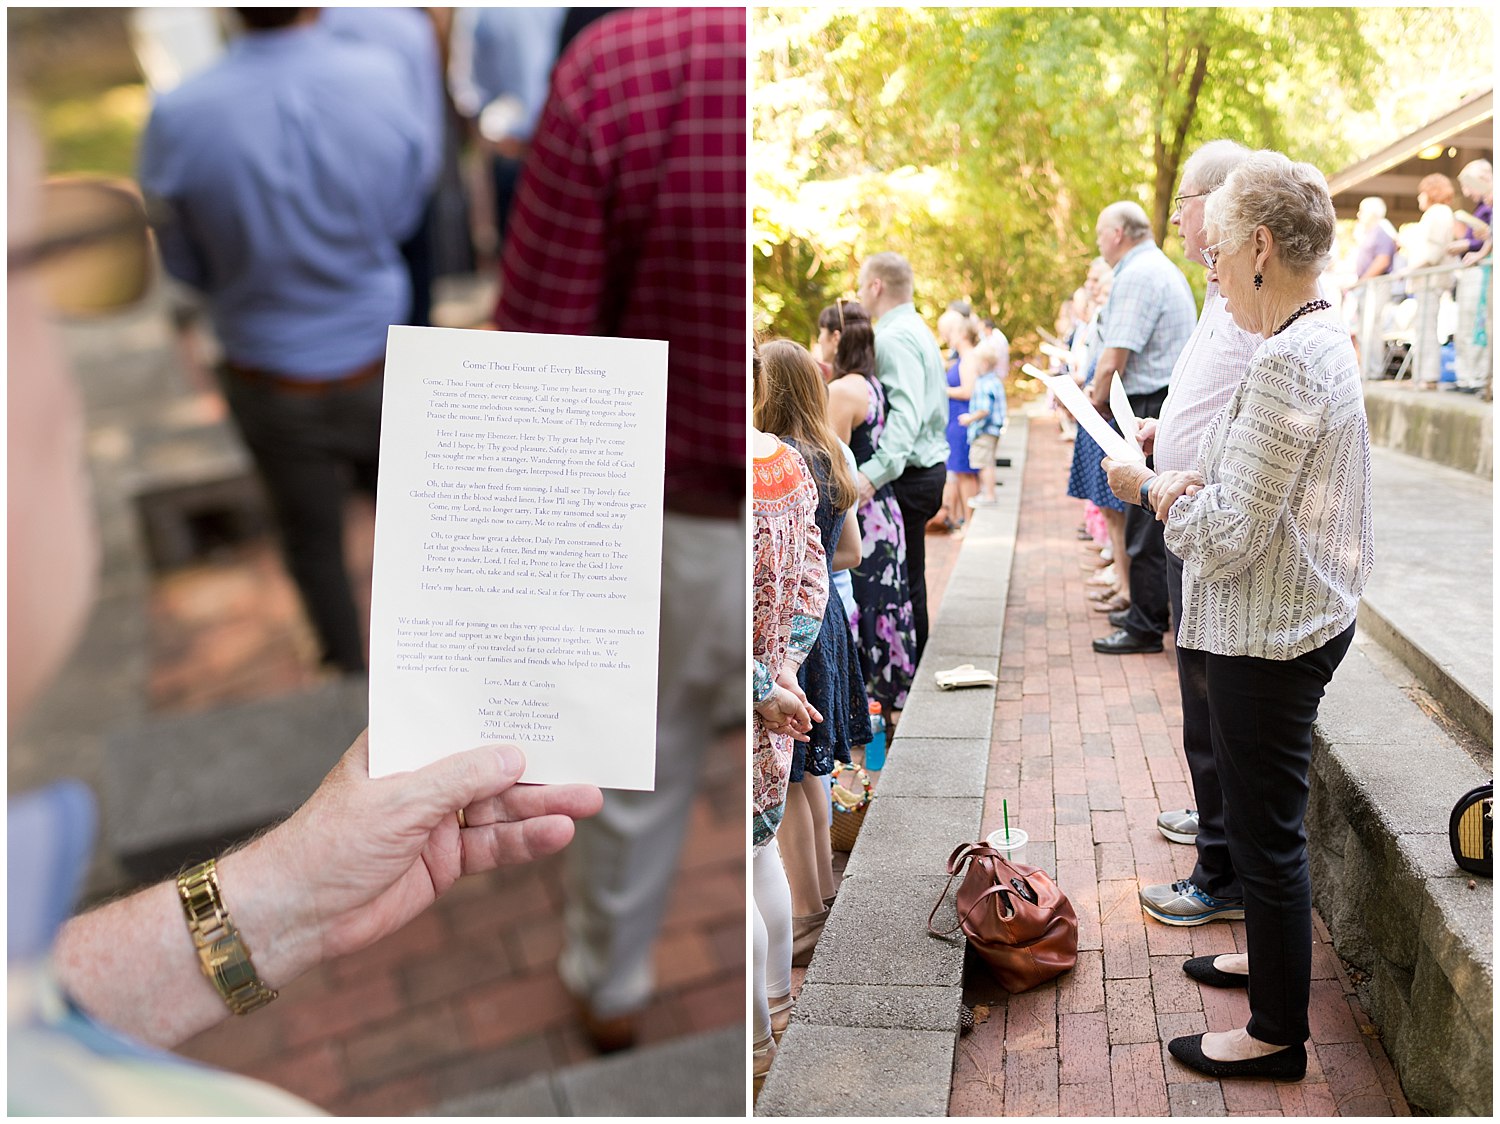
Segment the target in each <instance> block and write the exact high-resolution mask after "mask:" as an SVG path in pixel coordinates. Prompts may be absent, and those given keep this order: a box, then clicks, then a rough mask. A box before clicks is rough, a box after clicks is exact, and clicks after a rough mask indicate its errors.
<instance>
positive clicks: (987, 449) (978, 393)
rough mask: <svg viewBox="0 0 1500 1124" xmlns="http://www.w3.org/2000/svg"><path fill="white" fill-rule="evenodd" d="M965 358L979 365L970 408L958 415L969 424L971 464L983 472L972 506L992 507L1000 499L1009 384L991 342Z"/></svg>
mask: <svg viewBox="0 0 1500 1124" xmlns="http://www.w3.org/2000/svg"><path fill="white" fill-rule="evenodd" d="M965 360H966V361H968V362H972V363H974V364H975V366H977V367H978V368H979V378H978V379H977V380H976V381H975V383H974V393H973V394H972V395H970V396H969V409H968V412H967V413H963V414H960V415H959V416H958V423H959V425H966V426H968V427H969V434H968V436H969V467H970V468H972V469H974V470H975V471H976V472H978V473H979V494H978V495H977V496H974V497H973V498H972V499H970V500H969V506H970V507H992V506H993V505H994V504H995V503H996V502H997V500H996V496H995V449H996V447H997V446H998V445H999V443H1000V434H1001V432H1002V431H1003V430H1004V429H1005V385H1004V384H1003V383H1002V382H1001V381H1000V369H999V368H1000V360H999V356H997V355H996V354H995V349H994V348H993V347H992V346H990V344H988V343H982V344H980V345H979V346H978V347H976V348H975V349H974V350H973V351H971V352H969V354H968V355H967V356H966V357H965Z"/></svg>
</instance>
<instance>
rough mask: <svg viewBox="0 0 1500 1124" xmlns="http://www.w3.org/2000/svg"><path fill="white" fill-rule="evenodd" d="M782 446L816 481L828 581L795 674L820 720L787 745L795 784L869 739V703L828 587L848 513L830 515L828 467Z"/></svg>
mask: <svg viewBox="0 0 1500 1124" xmlns="http://www.w3.org/2000/svg"><path fill="white" fill-rule="evenodd" d="M787 444H788V445H791V446H792V448H794V449H796V450H797V451H798V452H799V453H801V454H802V457H803V459H804V460H805V461H807V463H808V466H809V467H810V468H811V469H812V473H813V478H814V479H815V480H816V481H817V485H818V514H817V519H818V531H819V533H820V534H821V535H822V538H823V550H824V553H826V554H827V556H828V577H829V594H828V607H827V608H826V609H825V610H824V611H823V627H822V628H820V629H819V630H818V640H817V643H816V644H814V645H813V650H812V652H811V653H810V654H809V655H808V657H807V659H806V661H805V662H804V663H803V664H802V668H801V670H800V671H798V672H797V682H798V683H799V684H800V685H801V687H802V690H803V691H804V692H805V693H806V694H807V701H808V702H810V703H812V704H813V706H815V707H817V708H818V710H819V711H820V712H821V713H822V715H823V721H822V722H815V723H813V728H812V732H811V735H810V736H811V738H812V740H811V741H810V742H793V743H792V774H791V780H792V783H794V784H795V783H796V782H797V781H800V780H801V779H802V775H803V773H804V772H807V773H811V774H812V775H813V776H815V777H824V776H827V775H828V774H829V773H831V772H833V763H834V760H835V759H837V760H839V761H848V760H849V756H850V755H849V748H850V746H856V745H864V744H866V743H867V742H868V741H869V740H870V738H871V737H873V736H874V735H873V733H872V731H871V730H870V703H869V699H868V698H867V697H866V695H865V680H864V671H863V669H862V668H861V666H860V662H859V649H858V648H857V647H856V646H855V644H854V633H853V631H852V630H851V629H850V627H849V618H848V616H847V615H846V614H845V613H844V602H843V600H842V599H841V598H840V597H839V595H838V594H837V593H836V592H834V591H833V588H832V584H833V551H834V548H835V547H837V546H838V542H839V535H841V534H842V533H843V530H844V519H845V518H846V517H847V515H848V512H846V511H836V510H834V506H833V501H832V500H831V499H829V496H828V466H827V465H826V464H824V463H823V459H822V458H821V457H820V456H818V455H817V454H816V453H815V452H812V451H810V450H808V449H805V448H803V447H802V446H801V445H799V444H797V443H796V442H795V441H788V442H787Z"/></svg>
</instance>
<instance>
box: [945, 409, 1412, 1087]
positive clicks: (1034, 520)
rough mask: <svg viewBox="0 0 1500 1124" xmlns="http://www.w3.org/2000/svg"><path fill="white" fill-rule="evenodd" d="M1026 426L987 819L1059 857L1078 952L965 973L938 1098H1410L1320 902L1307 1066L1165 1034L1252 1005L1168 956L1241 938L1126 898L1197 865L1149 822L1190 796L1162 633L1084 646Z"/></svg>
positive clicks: (1051, 496)
mask: <svg viewBox="0 0 1500 1124" xmlns="http://www.w3.org/2000/svg"><path fill="white" fill-rule="evenodd" d="M1013 424H1025V421H1024V419H1023V418H1017V419H1016V422H1014V423H1013ZM1030 424H1031V426H1032V428H1031V433H1030V442H1029V457H1028V462H1027V467H1026V476H1025V482H1024V491H1023V495H1022V504H1021V521H1020V526H1019V529H1018V531H1017V544H1016V555H1015V570H1014V572H1013V575H1012V581H1011V586H1010V589H1011V593H1010V600H1009V604H1008V605H1007V607H1006V617H1005V640H1004V649H1003V651H1002V654H1001V657H1000V688H999V694H998V696H997V701H996V707H995V727H994V730H995V732H994V740H993V745H992V748H991V751H990V771H989V788H988V791H987V792H986V800H985V817H984V820H985V822H984V828H983V831H984V832H985V833H988V832H989V831H992V830H994V829H995V828H997V827H999V826H1000V818H1001V803H1000V802H1001V800H1002V798H1003V799H1005V800H1007V801H1009V805H1010V817H1011V822H1012V823H1014V824H1017V825H1018V826H1020V827H1022V828H1023V829H1025V830H1026V831H1027V832H1028V833H1029V834H1030V843H1029V845H1028V855H1027V859H1028V861H1029V862H1030V863H1032V864H1033V865H1036V866H1042V867H1045V868H1046V869H1048V870H1049V871H1052V872H1053V873H1055V874H1056V876H1057V880H1058V882H1059V884H1060V885H1061V886H1062V888H1063V889H1064V890H1065V891H1066V892H1067V894H1068V895H1069V897H1070V898H1071V899H1072V901H1073V905H1074V907H1075V909H1076V910H1077V912H1078V919H1079V955H1078V966H1077V967H1076V968H1075V969H1074V970H1073V971H1072V972H1071V973H1068V974H1067V975H1065V976H1063V977H1061V979H1060V980H1059V981H1058V982H1056V983H1051V984H1046V985H1043V986H1042V987H1039V988H1037V989H1035V990H1033V991H1030V992H1026V993H1025V994H1022V995H1017V996H1009V997H1008V996H1007V995H1006V994H1005V992H1004V991H1002V990H1000V989H999V988H998V987H997V986H996V985H994V984H993V982H992V981H990V979H989V978H988V976H986V975H985V974H984V973H983V971H982V969H980V970H971V971H970V972H969V973H968V974H967V976H966V1002H968V1003H969V1004H971V1005H973V1006H975V1007H976V1016H977V1018H978V1019H979V1020H980V1021H979V1025H977V1026H976V1028H975V1029H974V1031H973V1032H972V1033H970V1034H969V1035H967V1036H965V1037H964V1038H963V1039H962V1040H961V1041H960V1044H959V1048H958V1053H957V1057H956V1060H955V1067H954V1069H955V1072H954V1079H953V1091H952V1096H951V1100H950V1105H949V1111H950V1113H951V1114H952V1115H955V1116H1055V1115H1063V1116H1142V1115H1144V1116H1166V1115H1172V1116H1224V1115H1228V1116H1283V1115H1284V1116H1333V1115H1343V1116H1390V1115H1410V1110H1409V1109H1408V1108H1407V1106H1406V1102H1405V1100H1404V1099H1403V1097H1402V1095H1401V1090H1400V1087H1399V1085H1398V1084H1397V1081H1396V1077H1395V1074H1394V1072H1393V1070H1392V1069H1391V1066H1390V1063H1389V1061H1387V1059H1386V1057H1385V1053H1384V1051H1383V1050H1382V1048H1381V1045H1380V1041H1379V1038H1378V1036H1377V1032H1376V1031H1375V1029H1374V1028H1373V1027H1371V1026H1370V1025H1369V1019H1368V1017H1367V1016H1366V1015H1365V1013H1364V1012H1363V1010H1362V1009H1361V1007H1360V1004H1359V1002H1358V1001H1357V999H1356V998H1355V997H1354V994H1353V988H1352V986H1351V984H1350V981H1349V979H1348V976H1347V975H1346V973H1345V971H1344V969H1343V966H1342V964H1341V963H1340V961H1339V959H1338V957H1337V956H1335V955H1334V953H1333V949H1332V946H1331V944H1330V943H1329V939H1328V932H1327V930H1326V928H1324V926H1323V923H1322V920H1321V919H1320V918H1316V917H1315V922H1314V929H1315V936H1314V939H1315V942H1316V944H1315V947H1314V950H1313V953H1314V955H1313V988H1312V1010H1311V1026H1312V1043H1311V1046H1312V1049H1311V1050H1310V1051H1309V1060H1308V1072H1307V1077H1306V1078H1305V1079H1304V1080H1303V1081H1301V1082H1299V1083H1292V1084H1278V1083H1274V1082H1271V1081H1222V1082H1220V1081H1211V1080H1206V1079H1204V1078H1203V1077H1202V1076H1201V1075H1199V1074H1197V1073H1194V1072H1193V1071H1191V1070H1188V1069H1187V1068H1185V1067H1183V1066H1182V1065H1180V1064H1179V1063H1178V1062H1177V1061H1176V1060H1174V1059H1173V1058H1172V1057H1171V1056H1170V1055H1169V1054H1168V1053H1167V1052H1166V1043H1167V1040H1168V1039H1170V1038H1173V1037H1176V1036H1179V1035H1183V1034H1193V1033H1197V1032H1199V1031H1204V1030H1210V1029H1212V1030H1226V1029H1229V1028H1231V1027H1235V1026H1243V1025H1244V1024H1245V1023H1246V1021H1247V1020H1248V1018H1249V1005H1248V1002H1247V999H1246V996H1245V994H1244V993H1243V992H1240V991H1222V990H1215V989H1213V988H1200V987H1199V986H1197V985H1196V984H1194V983H1193V982H1192V981H1191V980H1189V979H1188V978H1187V977H1186V976H1185V975H1183V973H1182V970H1181V963H1182V961H1183V960H1185V959H1186V958H1188V957H1190V956H1203V955H1209V954H1217V953H1222V952H1233V951H1244V939H1245V937H1244V924H1243V923H1242V922H1233V923H1227V924H1226V923H1222V922H1220V923H1214V924H1210V925H1205V926H1200V927H1197V928H1192V929H1180V928H1172V927H1170V926H1166V925H1160V924H1157V923H1156V922H1154V921H1148V920H1147V919H1146V918H1145V916H1144V914H1142V912H1141V910H1140V907H1139V904H1138V902H1137V898H1136V894H1137V890H1138V889H1139V887H1140V886H1141V885H1144V884H1148V883H1153V882H1170V881H1172V880H1174V879H1176V878H1180V877H1185V876H1187V875H1188V874H1190V873H1191V872H1192V868H1193V858H1194V852H1193V849H1192V848H1190V847H1183V846H1179V845H1176V844H1172V843H1169V842H1168V841H1167V840H1166V839H1165V838H1163V837H1162V836H1161V835H1160V834H1159V833H1158V832H1157V830H1156V826H1155V823H1156V816H1157V813H1158V812H1159V811H1160V810H1161V809H1163V808H1182V807H1188V806H1191V804H1192V800H1191V797H1190V793H1191V786H1190V782H1189V779H1188V774H1187V767H1186V763H1185V761H1184V759H1183V755H1182V709H1181V702H1180V697H1179V694H1178V687H1177V677H1176V672H1175V670H1174V664H1173V659H1174V656H1173V653H1172V647H1171V644H1170V642H1169V643H1168V647H1167V651H1166V652H1165V653H1163V654H1161V655H1135V656H1124V657H1120V656H1103V655H1097V654H1096V653H1095V652H1094V651H1093V650H1092V648H1091V647H1090V642H1091V641H1092V640H1093V639H1094V638H1095V637H1098V636H1102V635H1105V634H1106V633H1108V632H1110V631H1111V628H1110V626H1109V625H1108V623H1107V621H1106V620H1105V617H1104V615H1103V614H1102V613H1096V612H1093V611H1092V609H1091V607H1090V605H1089V603H1088V602H1087V600H1086V597H1085V587H1084V584H1083V582H1084V578H1085V577H1086V576H1087V575H1085V574H1084V573H1083V572H1082V571H1081V570H1080V569H1079V561H1080V553H1079V542H1078V539H1077V537H1076V535H1075V531H1076V529H1077V527H1078V525H1079V523H1080V522H1081V521H1082V517H1083V505H1082V504H1081V503H1080V502H1079V501H1077V500H1072V499H1068V498H1067V496H1066V483H1067V474H1068V466H1069V464H1070V462H1071V458H1072V448H1073V447H1072V445H1070V444H1065V443H1062V442H1060V441H1059V440H1058V439H1057V427H1056V424H1055V423H1054V422H1053V421H1052V420H1051V419H1050V417H1043V418H1036V419H1033V420H1032V421H1031V423H1030ZM971 968H972V965H971Z"/></svg>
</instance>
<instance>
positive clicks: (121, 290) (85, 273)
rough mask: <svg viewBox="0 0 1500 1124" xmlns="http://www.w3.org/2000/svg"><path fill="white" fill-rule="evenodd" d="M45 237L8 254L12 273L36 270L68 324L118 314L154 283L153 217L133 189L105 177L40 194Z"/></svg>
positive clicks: (62, 183)
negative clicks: (149, 217) (75, 318)
mask: <svg viewBox="0 0 1500 1124" xmlns="http://www.w3.org/2000/svg"><path fill="white" fill-rule="evenodd" d="M40 210H41V221H40V223H39V226H40V229H41V236H40V237H39V238H37V239H36V241H34V242H31V243H29V244H26V245H22V246H16V247H13V248H11V249H9V250H7V251H6V257H5V266H6V270H7V271H8V272H11V273H20V272H25V271H28V270H35V271H36V272H37V275H38V278H39V280H40V281H41V283H42V287H43V290H44V291H45V293H46V296H47V299H48V300H49V302H50V303H51V304H52V305H53V307H55V308H56V309H57V310H58V311H59V312H61V313H62V314H63V315H64V316H70V317H73V316H94V315H99V314H101V313H105V312H113V311H116V310H118V309H120V308H123V307H125V306H126V305H129V304H131V303H133V302H134V301H137V300H139V299H140V298H141V297H142V296H143V295H144V294H145V292H146V289H147V287H148V286H149V284H150V281H151V256H152V255H151V236H150V232H149V227H148V226H147V223H146V211H145V208H144V207H143V206H142V204H141V199H140V196H138V195H137V194H136V193H135V192H134V191H132V190H131V189H130V188H128V187H126V186H124V185H123V184H122V183H120V182H118V181H114V180H108V179H104V178H103V177H98V176H59V177H54V178H52V179H49V180H47V182H46V183H44V184H43V185H42V191H41V208H40Z"/></svg>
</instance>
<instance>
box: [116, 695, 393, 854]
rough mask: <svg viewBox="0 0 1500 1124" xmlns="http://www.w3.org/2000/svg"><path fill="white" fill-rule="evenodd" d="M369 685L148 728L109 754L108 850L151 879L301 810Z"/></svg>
mask: <svg viewBox="0 0 1500 1124" xmlns="http://www.w3.org/2000/svg"><path fill="white" fill-rule="evenodd" d="M368 693H369V685H368V682H367V681H366V680H365V679H364V678H363V677H359V676H351V677H348V678H343V679H337V680H332V681H330V682H328V683H325V684H323V685H321V686H319V687H317V688H314V689H313V690H310V691H304V692H300V693H298V694H292V695H284V696H280V697H278V698H275V699H268V700H264V701H259V702H252V703H242V704H239V705H236V706H229V707H220V708H216V709H213V710H207V711H202V712H199V713H194V714H181V715H172V716H169V717H157V718H149V719H146V720H144V721H143V722H142V723H141V724H140V725H138V726H135V727H132V728H129V729H125V730H122V731H119V732H117V733H114V734H112V735H111V736H110V737H109V739H108V742H107V744H106V747H105V783H104V789H103V798H104V802H105V803H104V819H105V831H104V838H105V843H106V845H107V846H108V848H109V849H110V851H111V853H112V854H113V855H114V856H115V857H116V859H117V860H118V861H119V863H120V865H121V866H122V867H123V868H124V869H125V871H126V872H127V873H128V874H130V875H131V876H132V877H134V878H136V879H138V880H140V881H149V880H154V879H157V878H162V877H166V876H168V875H170V874H173V873H175V872H176V870H177V869H178V868H179V867H181V866H182V865H183V864H184V863H188V862H194V861H201V860H202V859H205V858H208V857H210V856H212V855H213V854H215V853H216V852H218V851H219V850H221V849H222V848H224V847H225V846H227V845H228V844H230V843H232V842H236V841H238V840H240V839H243V838H245V837H246V836H247V835H250V834H252V833H253V832H255V831H258V830H259V829H260V828H262V827H265V826H266V825H268V824H271V823H274V822H275V821H277V820H279V819H281V818H282V817H284V816H286V815H288V814H289V813H291V812H292V811H293V810H295V809H296V808H297V807H298V806H299V805H300V804H301V803H302V802H303V801H304V800H306V799H307V797H308V796H310V795H311V794H312V792H313V790H314V789H316V788H317V787H318V783H319V782H320V781H321V780H322V779H323V777H324V776H325V775H326V774H327V773H328V770H329V769H331V768H332V767H333V765H334V763H335V762H336V761H338V759H339V758H340V757H341V756H342V755H343V752H344V750H345V749H347V748H348V746H349V744H350V743H351V742H352V741H353V740H354V738H355V737H356V735H358V734H359V732H360V731H361V730H362V729H364V727H365V724H366V721H367V718H366V715H367V707H368Z"/></svg>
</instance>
